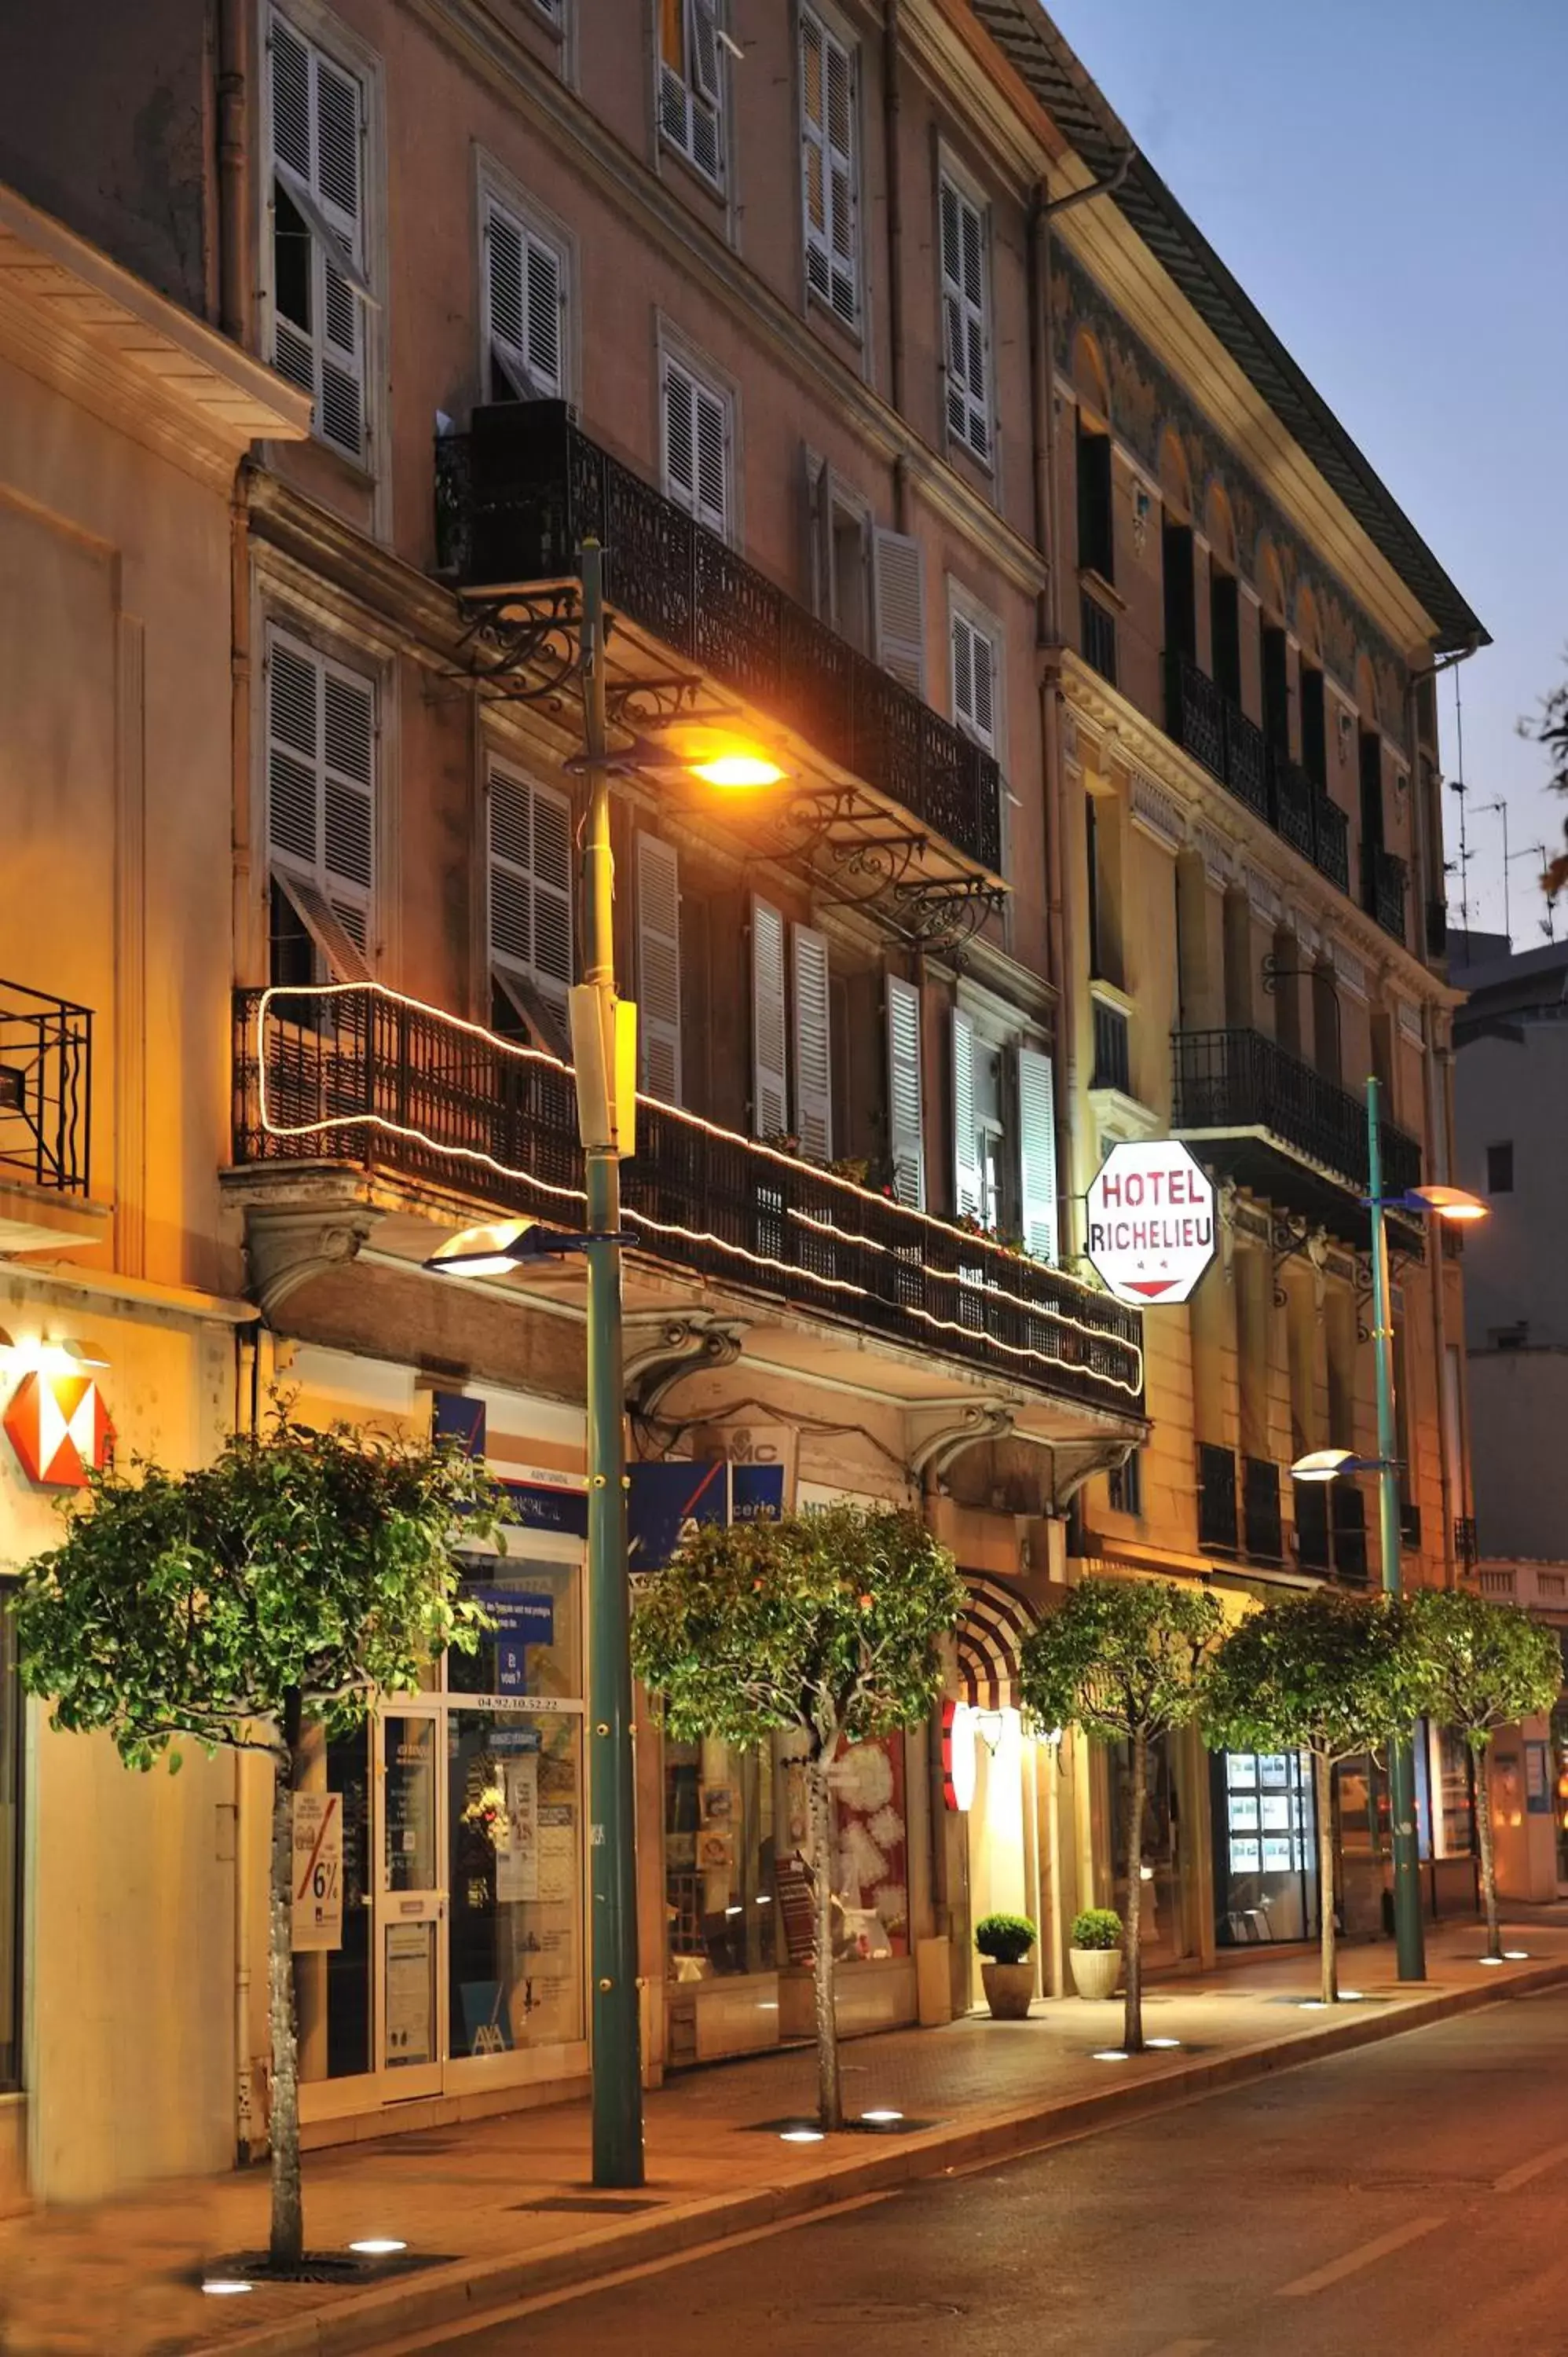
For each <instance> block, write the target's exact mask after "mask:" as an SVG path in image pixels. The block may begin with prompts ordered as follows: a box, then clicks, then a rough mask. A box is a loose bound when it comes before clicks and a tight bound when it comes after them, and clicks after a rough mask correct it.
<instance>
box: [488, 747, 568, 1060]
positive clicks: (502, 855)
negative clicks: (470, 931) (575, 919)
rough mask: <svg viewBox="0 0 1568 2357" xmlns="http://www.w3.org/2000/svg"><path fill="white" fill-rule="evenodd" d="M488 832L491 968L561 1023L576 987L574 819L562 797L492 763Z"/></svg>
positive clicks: (546, 787)
mask: <svg viewBox="0 0 1568 2357" xmlns="http://www.w3.org/2000/svg"><path fill="white" fill-rule="evenodd" d="M488 782H489V793H488V804H489V808H488V813H487V828H488V839H489V876H488V894H489V950H490V963H491V964H492V965H493V966H495V967H497V968H498V969H499V971H500V972H501V973H503V974H513V975H517V976H519V977H521V980H522V981H524V982H526V983H529V984H531V985H532V986H533V987H534V988H535V989H536V990H537V991H538V994H539V996H540V998H541V999H542V1000H543V1002H544V1004H545V1006H546V1007H547V1008H548V1009H549V1010H550V1012H551V1013H552V1014H553V1016H555V1017H558V1018H559V1019H560V1020H561V1022H562V1023H563V1025H564V1020H565V1016H566V1010H567V1005H568V999H569V994H570V991H571V987H572V812H571V805H570V804H569V803H568V802H567V801H566V798H565V796H564V794H558V793H556V792H554V791H553V789H552V788H550V787H548V786H536V785H532V784H531V783H530V782H529V781H528V780H527V779H525V778H520V777H517V776H515V775H514V774H513V773H512V772H511V771H510V770H506V769H503V768H501V767H500V765H499V763H492V764H491V767H490V771H489V781H488Z"/></svg>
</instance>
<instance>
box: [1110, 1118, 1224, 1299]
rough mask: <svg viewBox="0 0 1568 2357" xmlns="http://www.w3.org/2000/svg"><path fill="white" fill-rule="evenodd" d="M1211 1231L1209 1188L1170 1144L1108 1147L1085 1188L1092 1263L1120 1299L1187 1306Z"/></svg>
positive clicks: (1208, 1256) (1209, 1249) (1210, 1248)
mask: <svg viewBox="0 0 1568 2357" xmlns="http://www.w3.org/2000/svg"><path fill="white" fill-rule="evenodd" d="M1214 1227H1215V1218H1214V1188H1213V1185H1212V1184H1211V1182H1210V1181H1209V1179H1207V1178H1206V1177H1205V1175H1204V1173H1203V1172H1202V1171H1201V1170H1200V1169H1199V1168H1198V1167H1197V1163H1196V1162H1195V1161H1194V1160H1193V1158H1192V1157H1191V1155H1190V1154H1189V1153H1188V1152H1187V1148H1186V1146H1182V1145H1180V1144H1179V1143H1178V1142H1177V1141H1176V1139H1175V1138H1168V1137H1167V1138H1156V1139H1141V1140H1140V1141H1138V1143H1136V1144H1135V1145H1122V1146H1112V1149H1111V1151H1110V1153H1109V1154H1108V1155H1107V1156H1106V1157H1105V1160H1104V1161H1103V1162H1102V1163H1101V1167H1100V1170H1099V1172H1098V1174H1097V1175H1096V1177H1095V1179H1094V1182H1093V1184H1092V1185H1091V1186H1090V1190H1089V1200H1088V1236H1087V1245H1088V1253H1089V1258H1090V1262H1091V1263H1092V1265H1094V1267H1095V1268H1096V1269H1097V1270H1098V1271H1099V1273H1100V1275H1101V1277H1102V1278H1103V1279H1104V1281H1105V1283H1106V1285H1107V1286H1109V1287H1110V1289H1111V1291H1112V1293H1113V1294H1114V1295H1115V1296H1116V1298H1117V1300H1118V1301H1130V1302H1134V1303H1136V1304H1137V1305H1138V1306H1139V1307H1140V1308H1144V1307H1146V1306H1147V1305H1148V1304H1150V1303H1152V1302H1158V1303H1160V1304H1161V1305H1162V1306H1163V1305H1165V1304H1166V1303H1168V1302H1176V1301H1185V1300H1186V1299H1187V1296H1188V1295H1189V1294H1190V1293H1191V1291H1192V1289H1193V1287H1194V1286H1195V1285H1196V1284H1197V1280H1198V1278H1199V1277H1200V1276H1201V1275H1203V1272H1204V1270H1205V1269H1206V1268H1207V1267H1208V1264H1209V1262H1210V1261H1211V1260H1212V1259H1213V1258H1214Z"/></svg>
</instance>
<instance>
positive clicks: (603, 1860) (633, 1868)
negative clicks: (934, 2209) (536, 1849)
mask: <svg viewBox="0 0 1568 2357" xmlns="http://www.w3.org/2000/svg"><path fill="white" fill-rule="evenodd" d="M580 561H581V566H582V582H583V617H582V640H581V670H582V682H583V716H584V728H585V754H586V759H585V762H584V765H583V766H584V768H585V770H586V772H587V779H588V814H587V825H586V830H585V835H584V844H583V935H584V938H583V980H584V984H585V986H586V987H587V988H588V989H589V990H591V991H592V992H593V993H594V994H595V997H596V1000H597V1013H598V1016H599V1026H598V1029H599V1037H600V1039H602V1040H604V1041H605V1042H607V1043H613V1040H614V1034H615V879H614V862H613V860H612V858H611V854H610V779H609V772H610V762H609V759H608V756H607V751H606V744H605V737H606V728H605V606H604V552H603V550H602V549H601V548H600V547H599V546H598V544H597V543H596V542H594V541H589V542H585V544H584V546H583V549H582V551H581V559H580ZM611 1058H613V1044H607V1060H609V1059H611ZM575 1066H576V1073H577V1095H578V1114H579V1118H580V1120H581V1122H582V1127H583V1138H584V1158H585V1187H586V1193H587V1232H588V1241H587V1243H585V1246H584V1256H585V1260H586V1262H587V1271H588V1301H587V1313H588V1315H587V1325H588V1381H587V1406H588V1422H587V1466H588V1744H587V1751H588V1803H589V1811H590V1820H589V1830H588V1894H589V1899H588V1918H589V1921H588V1954H589V1975H590V1980H591V1983H592V1987H593V2046H592V2055H593V2126H594V2183H595V2184H596V2185H600V2186H636V2185H640V2184H641V2183H642V2181H643V2158H642V2056H641V2038H640V2023H639V1990H638V1973H637V1859H636V1850H635V1846H634V1835H635V1802H634V1795H633V1788H632V1725H631V1595H630V1589H629V1587H628V1580H627V1553H626V1436H625V1428H624V1425H623V1421H622V1419H623V1416H624V1413H625V1409H624V1389H625V1386H624V1383H623V1378H622V1357H623V1342H622V1325H621V1247H620V1146H619V1144H618V1143H616V1144H593V1143H590V1142H589V1141H590V1140H591V1139H593V1138H597V1137H602V1135H603V1126H604V1125H603V1123H602V1121H599V1120H596V1119H595V1117H594V1115H595V1112H596V1110H599V1111H602V1107H599V1108H596V1107H595V1106H593V1105H591V1104H589V1103H587V1102H586V1101H585V1081H586V1073H585V1060H584V1059H583V1057H582V1056H580V1055H579V1056H578V1057H576V1059H575ZM612 1074H613V1064H612Z"/></svg>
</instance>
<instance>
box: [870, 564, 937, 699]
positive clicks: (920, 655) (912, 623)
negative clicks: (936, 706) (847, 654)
mask: <svg viewBox="0 0 1568 2357" xmlns="http://www.w3.org/2000/svg"><path fill="white" fill-rule="evenodd" d="M872 566H873V578H874V581H875V591H876V660H877V662H879V663H880V664H881V666H882V668H883V670H884V671H886V672H891V673H892V675H893V677H894V678H895V679H896V680H898V681H900V682H901V683H903V685H904V686H905V687H907V688H908V689H909V690H910V691H911V692H912V694H916V695H920V696H923V695H924V694H925V692H926V598H925V582H924V577H923V575H922V572H921V567H920V547H919V543H918V541H914V540H911V539H909V538H908V535H907V534H906V533H901V532H887V531H885V530H884V529H883V527H882V526H881V525H878V527H877V529H876V532H875V534H874V536H873V539H872Z"/></svg>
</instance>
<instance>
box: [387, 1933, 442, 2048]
mask: <svg viewBox="0 0 1568 2357" xmlns="http://www.w3.org/2000/svg"><path fill="white" fill-rule="evenodd" d="M434 1929H435V1926H434V1925H433V1924H430V1923H393V1924H391V1925H390V1926H389V1927H388V1931H387V1992H386V2002H387V2061H388V2062H389V2064H391V2065H392V2067H393V2068H394V2069H396V2068H398V2067H406V2066H407V2065H408V2064H409V2063H412V2062H428V2061H430V2059H431V2052H430V2047H431V2038H430V2030H431V2015H432V2012H433V2010H434V2008H433V2007H432V2005H431V2001H430V1999H431V1980H432V1977H433V1975H432V1973H431V1964H432V1961H433V1960H432V1954H431V1934H432V1932H433V1931H434Z"/></svg>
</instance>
